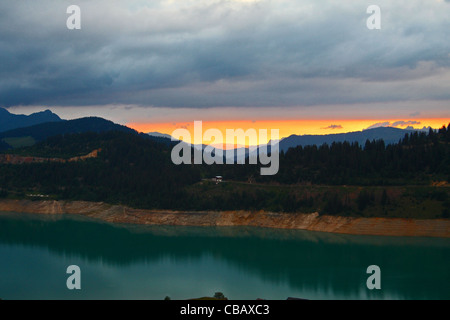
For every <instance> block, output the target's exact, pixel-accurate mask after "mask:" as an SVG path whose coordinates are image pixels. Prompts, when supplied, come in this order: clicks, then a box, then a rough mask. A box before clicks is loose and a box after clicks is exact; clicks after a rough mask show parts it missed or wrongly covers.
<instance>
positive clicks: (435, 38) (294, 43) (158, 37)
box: [0, 0, 450, 107]
mask: <svg viewBox="0 0 450 320" xmlns="http://www.w3.org/2000/svg"><path fill="white" fill-rule="evenodd" d="M372 2H374V1H358V2H355V1H331V0H329V1H317V0H307V1H284V0H278V1H264V0H262V1H219V0H218V1H212V0H205V1H201V0H197V1H186V0H184V1H181V0H175V1H106V0H105V1H81V0H80V1H77V4H78V5H79V6H80V7H81V10H82V30H79V31H69V30H67V28H66V19H67V17H68V15H67V14H66V13H65V12H66V8H67V7H68V6H69V5H71V4H73V3H71V2H67V1H57V2H55V1H50V0H47V1H29V0H22V1H12V0H8V1H2V2H1V3H0V61H1V64H0V105H4V106H14V105H33V104H46V105H72V106H73V105H97V104H100V105H101V104H115V103H117V104H137V105H143V106H166V107H215V106H301V105H303V106H310V105H319V104H320V105H324V104H354V103H367V102H383V101H408V100H422V99H423V100H449V99H450V90H448V89H449V86H448V83H450V41H448V30H450V19H448V17H449V16H450V5H449V4H448V3H447V1H419V0H398V1H395V4H392V3H391V2H392V1H376V2H378V3H377V4H378V5H379V6H380V7H381V9H382V29H381V30H377V31H370V30H368V29H367V28H366V19H367V17H368V15H367V14H366V8H367V6H368V5H370V4H373V3H372Z"/></svg>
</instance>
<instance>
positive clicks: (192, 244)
mask: <svg viewBox="0 0 450 320" xmlns="http://www.w3.org/2000/svg"><path fill="white" fill-rule="evenodd" d="M0 245H3V246H17V245H20V246H25V247H26V248H40V249H42V248H46V249H47V250H49V252H50V253H51V254H52V255H56V256H58V257H61V258H62V257H65V258H67V257H77V258H80V259H84V260H86V261H88V262H89V263H91V264H94V265H101V266H102V268H104V269H106V268H108V269H111V268H112V269H114V270H119V272H120V270H125V269H130V268H134V267H135V266H136V265H140V264H141V265H146V266H148V265H156V264H159V265H160V264H161V263H162V264H164V265H165V266H166V270H169V269H170V270H177V268H178V269H179V270H180V271H181V272H182V270H185V269H186V268H189V266H192V264H193V263H194V265H195V268H197V269H198V270H197V272H198V273H201V272H210V273H213V272H214V270H210V269H211V268H213V269H215V270H216V271H217V275H216V276H217V277H218V278H220V277H222V278H223V279H228V278H227V277H230V278H229V281H232V282H233V285H235V286H249V285H250V284H249V283H246V282H245V281H246V280H245V279H246V277H248V276H249V275H252V276H255V275H256V276H257V277H258V278H259V279H261V280H262V282H263V283H264V285H265V286H264V288H259V289H255V290H256V291H257V290H259V291H257V292H258V293H259V294H258V295H256V296H254V298H257V297H270V292H261V291H262V290H270V288H271V287H270V286H284V287H286V286H287V287H288V288H292V290H294V291H295V292H301V293H303V292H304V293H311V292H313V293H314V297H315V298H323V299H330V298H346V297H351V298H401V299H430V298H434V299H436V298H438V299H448V298H450V293H449V289H448V284H449V283H450V282H449V280H450V276H449V274H448V267H449V262H450V258H449V257H450V255H449V253H450V240H449V239H437V238H403V237H402V238H399V237H371V236H351V235H339V234H329V233H320V232H308V231H298V230H276V229H259V228H246V227H221V228H210V227H207V228H202V227H170V226H153V227H147V226H128V225H127V226H116V225H111V224H106V223H99V222H97V221H91V220H89V219H85V218H80V217H75V218H74V217H68V216H30V215H26V214H20V215H18V214H1V215H0ZM0 258H1V260H0V261H1V262H0V264H2V265H3V264H4V265H5V266H6V265H7V263H8V262H7V258H8V257H4V256H0ZM371 264H377V265H379V266H380V267H381V270H382V290H381V291H369V290H367V289H366V288H365V282H366V279H367V276H368V275H367V274H366V273H365V270H366V268H367V266H369V265H371ZM203 267H204V268H206V269H208V270H207V271H202V270H200V269H201V268H203ZM193 268H194V267H193ZM145 270H148V268H147V269H145ZM236 270H237V271H236ZM142 272H144V273H145V272H146V271H142ZM147 272H148V271H147ZM191 272H196V271H195V270H191ZM136 276H137V275H136V274H134V275H133V277H136ZM141 276H142V277H151V276H152V275H151V274H146V273H145V274H142V275H141ZM165 276H166V277H167V279H166V280H167V282H170V281H171V280H170V279H172V278H173V279H174V280H173V281H176V280H175V279H176V276H175V275H173V277H172V276H171V275H170V274H166V275H165ZM237 278H239V281H237ZM130 281H131V280H130ZM224 281H225V280H224ZM168 285H170V283H169V284H168ZM0 289H2V288H0ZM192 289H193V288H192ZM3 290H5V288H3ZM247 290H249V289H248V288H247ZM255 294H256V292H255ZM192 296H197V294H196V293H195V292H194V291H193V292H192ZM281 296H283V295H281ZM284 296H285V297H287V296H289V293H288V292H286V294H285V295H284ZM161 298H162V297H161ZM232 298H240V297H232ZM306 298H308V297H306Z"/></svg>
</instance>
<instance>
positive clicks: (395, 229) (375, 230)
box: [0, 199, 450, 238]
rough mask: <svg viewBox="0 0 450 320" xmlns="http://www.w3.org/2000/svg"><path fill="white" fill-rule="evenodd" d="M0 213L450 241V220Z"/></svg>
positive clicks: (10, 204) (28, 203)
mask: <svg viewBox="0 0 450 320" xmlns="http://www.w3.org/2000/svg"><path fill="white" fill-rule="evenodd" d="M0 211H3V212H23V213H29V214H45V215H52V214H55V215H56V214H71V215H81V216H86V217H91V218H94V219H98V220H102V221H106V222H110V223H119V224H137V225H173V226H204V227H212V226H221V227H222V226H253V227H262V228H276V229H297V230H308V231H319V232H331V233H340V234H354V235H374V236H399V237H439V238H450V219H432V220H431V219H430V220H428V219H405V218H362V217H361V218H359V217H343V216H328V215H323V216H319V214H318V213H309V214H306V213H276V212H266V211H257V212H256V211H255V212H250V211H202V212H186V211H173V210H147V209H133V208H130V207H126V206H122V205H110V204H106V203H103V202H87V201H63V200H38V201H32V200H11V199H1V200H0Z"/></svg>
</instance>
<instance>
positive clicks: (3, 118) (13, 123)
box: [0, 108, 62, 132]
mask: <svg viewBox="0 0 450 320" xmlns="http://www.w3.org/2000/svg"><path fill="white" fill-rule="evenodd" d="M61 120H62V119H61V118H60V117H59V116H58V115H57V114H55V113H53V112H52V111H51V110H49V109H46V110H44V111H39V112H36V113H32V114H30V115H29V116H27V115H24V114H13V113H11V112H9V111H8V110H7V109H5V108H0V132H5V131H8V130H12V129H17V128H25V127H29V126H33V125H37V124H41V123H46V122H58V121H61Z"/></svg>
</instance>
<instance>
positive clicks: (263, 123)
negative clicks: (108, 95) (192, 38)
mask: <svg viewBox="0 0 450 320" xmlns="http://www.w3.org/2000/svg"><path fill="white" fill-rule="evenodd" d="M400 121H403V122H405V123H406V122H408V121H410V123H411V124H404V123H400V124H395V123H396V122H400ZM387 122H389V124H390V126H394V125H395V127H397V128H401V129H405V128H406V127H407V126H408V125H409V126H412V127H414V128H415V129H419V128H423V127H432V128H435V129H436V128H441V127H442V126H443V125H447V124H448V123H449V122H450V119H449V118H429V119H413V120H401V119H357V120H355V119H351V120H339V119H337V120H336V119H334V120H323V119H320V120H315V119H311V120H257V121H250V120H247V121H242V120H237V121H204V122H203V123H202V129H203V132H205V131H206V130H208V129H210V128H215V129H219V130H220V131H221V132H222V134H223V136H224V137H225V133H226V129H243V130H247V129H256V130H259V129H267V130H268V139H267V141H259V143H267V142H268V140H270V138H271V137H270V129H279V138H280V139H282V138H285V137H288V136H290V135H293V134H297V135H306V134H311V135H322V134H333V133H345V132H352V131H361V130H364V129H367V128H369V127H370V126H373V125H375V124H377V123H379V124H384V126H386V123H387ZM127 126H128V127H130V128H133V129H135V130H137V131H139V132H145V133H148V132H159V133H164V134H168V135H172V132H173V131H174V130H175V129H178V128H185V129H187V130H188V131H189V132H190V134H191V139H192V141H186V142H191V143H193V142H194V141H193V139H194V130H193V126H194V123H193V122H179V123H127ZM203 142H204V143H208V142H209V141H203ZM227 143H233V142H231V141H227Z"/></svg>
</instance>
